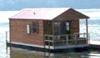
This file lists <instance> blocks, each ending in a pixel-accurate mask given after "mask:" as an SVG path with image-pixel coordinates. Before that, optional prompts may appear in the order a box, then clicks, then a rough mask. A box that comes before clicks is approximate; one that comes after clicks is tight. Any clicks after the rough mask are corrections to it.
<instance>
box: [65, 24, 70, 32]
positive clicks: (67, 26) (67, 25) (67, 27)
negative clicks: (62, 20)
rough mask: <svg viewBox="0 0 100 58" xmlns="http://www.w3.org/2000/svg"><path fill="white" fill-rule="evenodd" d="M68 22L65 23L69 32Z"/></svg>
mask: <svg viewBox="0 0 100 58" xmlns="http://www.w3.org/2000/svg"><path fill="white" fill-rule="evenodd" d="M69 27H70V26H69V22H66V30H67V31H69Z"/></svg>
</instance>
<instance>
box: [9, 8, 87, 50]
mask: <svg viewBox="0 0 100 58" xmlns="http://www.w3.org/2000/svg"><path fill="white" fill-rule="evenodd" d="M88 18H89V17H88V16H86V15H84V14H82V13H80V12H78V11H76V10H75V9H72V8H27V9H23V10H21V11H20V12H19V13H18V14H16V15H14V16H12V17H10V18H9V21H10V44H11V46H13V47H22V48H25V47H27V48H28V47H31V48H30V49H34V48H40V49H43V48H45V49H52V50H54V49H66V48H74V47H75V48H76V47H87V46H88V20H87V19H88ZM80 19H82V20H86V23H84V24H86V33H80V32H79V29H80V27H79V25H80V24H79V20H80ZM81 35H83V37H81ZM32 47H33V48H32Z"/></svg>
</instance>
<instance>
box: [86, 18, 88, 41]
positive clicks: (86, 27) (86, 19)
mask: <svg viewBox="0 0 100 58" xmlns="http://www.w3.org/2000/svg"><path fill="white" fill-rule="evenodd" d="M86 38H87V40H88V39H89V37H88V19H87V18H86Z"/></svg>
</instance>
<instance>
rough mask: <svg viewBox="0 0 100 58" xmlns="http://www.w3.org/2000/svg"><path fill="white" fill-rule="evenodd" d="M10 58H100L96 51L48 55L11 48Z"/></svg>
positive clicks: (99, 53) (46, 53)
mask: <svg viewBox="0 0 100 58" xmlns="http://www.w3.org/2000/svg"><path fill="white" fill-rule="evenodd" d="M11 58H100V52H98V51H88V52H87V51H85V52H64V53H48V52H39V51H29V50H25V49H19V48H12V49H11Z"/></svg>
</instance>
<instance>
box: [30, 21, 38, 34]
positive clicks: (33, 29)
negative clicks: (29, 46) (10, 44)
mask: <svg viewBox="0 0 100 58" xmlns="http://www.w3.org/2000/svg"><path fill="white" fill-rule="evenodd" d="M32 31H33V33H38V32H39V23H38V22H33V24H32Z"/></svg>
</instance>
